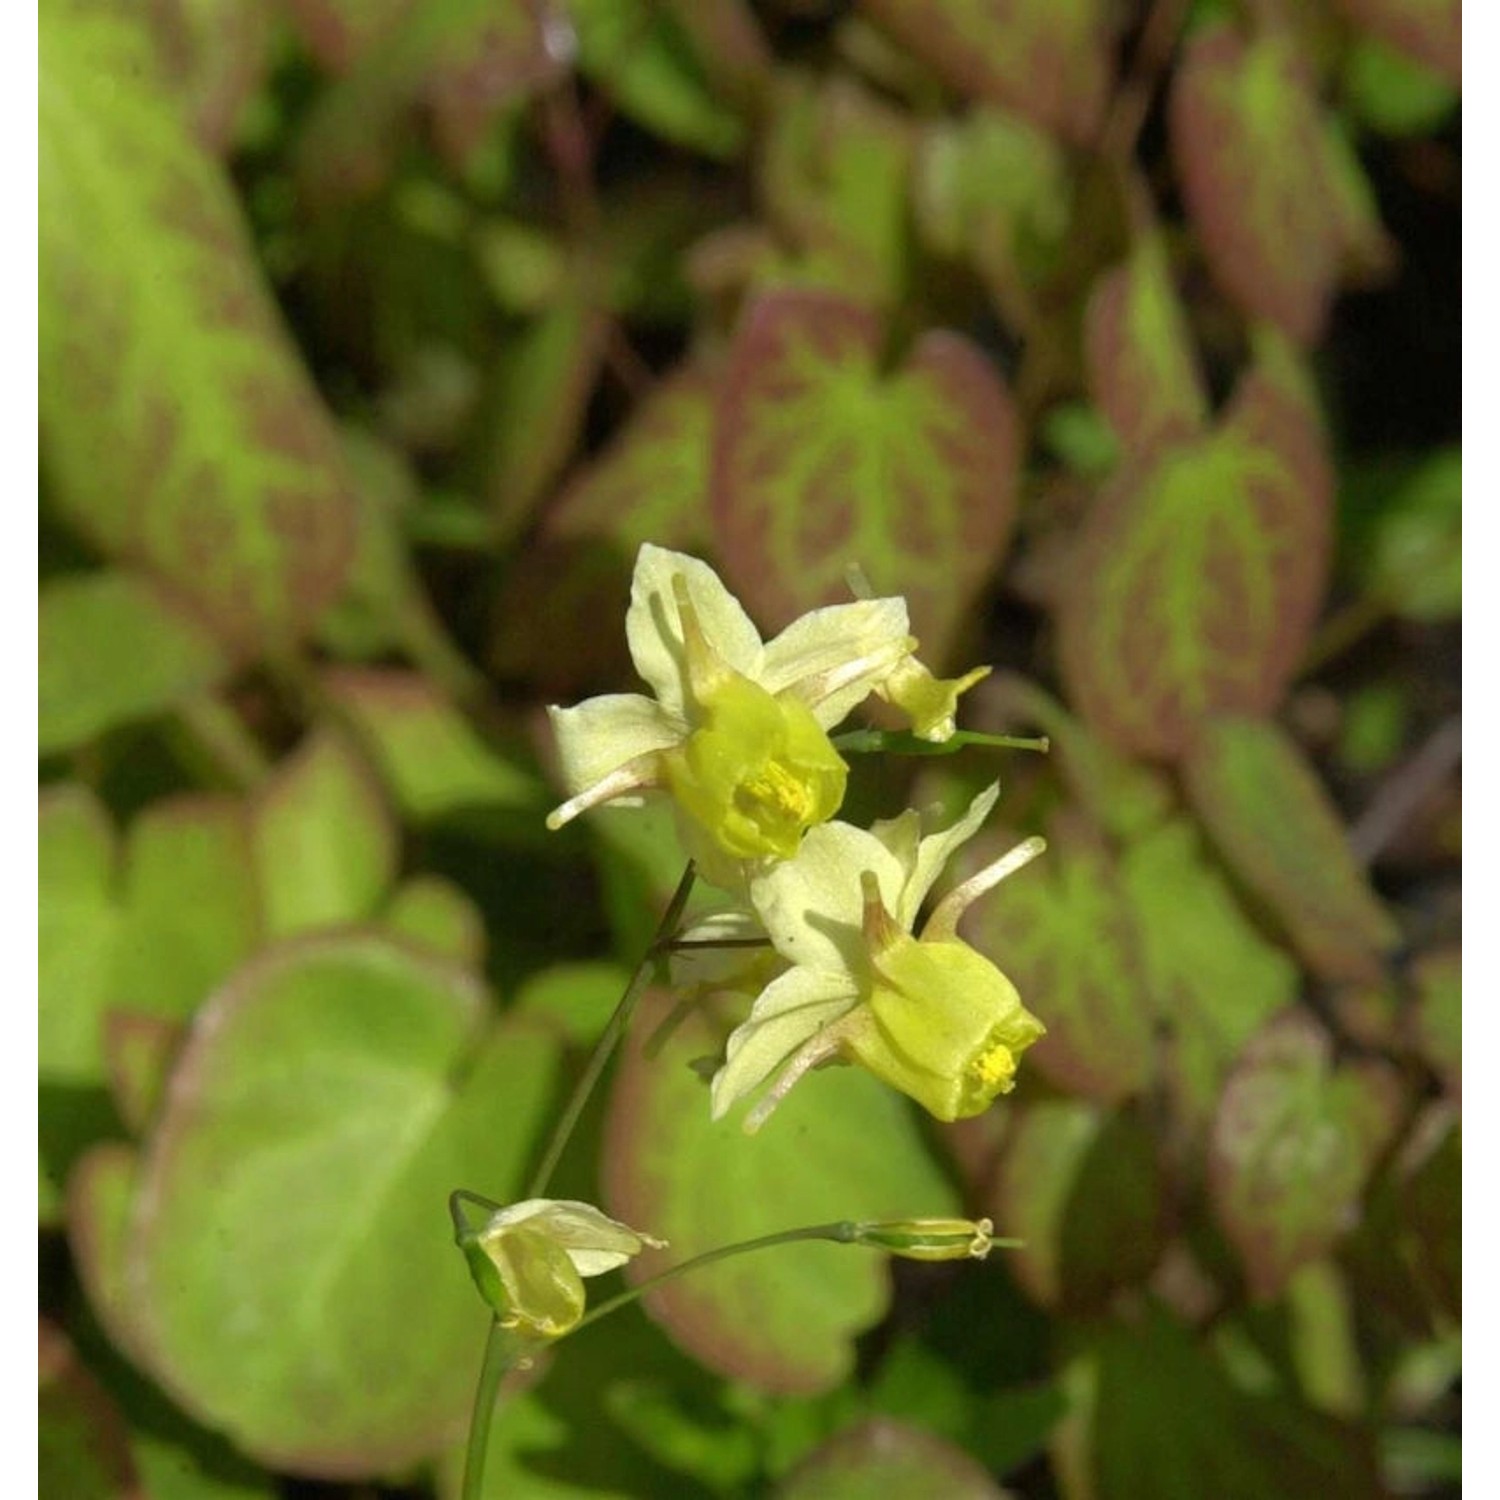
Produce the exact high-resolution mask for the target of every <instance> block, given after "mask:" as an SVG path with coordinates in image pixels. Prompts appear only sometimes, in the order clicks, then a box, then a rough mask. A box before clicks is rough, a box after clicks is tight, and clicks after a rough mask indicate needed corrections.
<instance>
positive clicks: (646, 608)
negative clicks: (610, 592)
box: [625, 542, 761, 717]
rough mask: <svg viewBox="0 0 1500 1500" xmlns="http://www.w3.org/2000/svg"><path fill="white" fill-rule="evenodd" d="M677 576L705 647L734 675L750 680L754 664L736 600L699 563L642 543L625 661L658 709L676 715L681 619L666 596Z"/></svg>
mask: <svg viewBox="0 0 1500 1500" xmlns="http://www.w3.org/2000/svg"><path fill="white" fill-rule="evenodd" d="M679 575H680V576H681V577H682V579H683V580H684V582H685V583H686V584H687V591H688V597H689V598H690V599H691V600H692V601H693V608H694V609H695V610H696V611H697V614H698V622H699V624H700V625H701V626H702V627H703V634H704V635H705V636H706V637H707V639H708V643H709V645H710V646H712V647H713V648H714V650H715V651H716V652H718V654H719V655H720V656H721V657H722V658H723V659H724V660H725V661H726V662H727V663H728V664H729V665H730V666H731V667H733V668H734V670H735V671H736V672H739V673H741V674H742V675H744V676H746V677H753V676H754V673H755V669H756V666H757V664H758V662H759V660H760V653H761V643H760V632H759V631H758V630H757V629H756V628H755V626H754V624H753V623H752V622H751V619H750V616H749V615H747V614H746V613H745V611H744V609H743V608H741V606H740V602H739V600H738V599H736V598H735V597H734V595H733V594H731V593H730V592H729V590H728V589H726V588H725V587H724V585H723V584H722V583H721V582H720V581H719V575H718V574H717V573H715V572H714V570H713V569H712V568H711V567H709V566H708V564H707V563H705V562H700V561H699V560H698V559H697V558H696V557H689V556H688V555H687V554H686V553H685V552H671V551H668V550H667V548H665V547H654V546H652V545H651V543H650V542H646V543H644V544H643V545H642V547H641V550H640V552H639V553H638V554H637V555H636V560H635V576H634V577H633V578H632V579H631V582H630V608H629V610H628V611H627V612H626V615H625V636H626V639H627V640H628V641H629V642H630V657H631V660H632V661H633V662H634V663H635V669H636V671H637V672H639V673H640V674H641V679H642V680H643V681H644V682H646V683H647V684H648V685H649V686H650V688H651V691H652V692H653V693H655V694H656V696H657V699H658V700H659V702H660V703H661V705H662V707H663V708H665V709H666V710H667V712H668V713H670V714H675V715H677V716H678V717H681V716H682V715H683V714H684V712H685V710H686V696H687V695H686V688H685V673H686V668H685V664H684V659H683V646H682V621H681V619H680V618H679V617H678V613H677V600H676V597H675V596H674V594H673V592H672V579H673V578H674V577H676V576H679Z"/></svg>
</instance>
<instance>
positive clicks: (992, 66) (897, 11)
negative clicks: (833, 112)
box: [864, 0, 1110, 144]
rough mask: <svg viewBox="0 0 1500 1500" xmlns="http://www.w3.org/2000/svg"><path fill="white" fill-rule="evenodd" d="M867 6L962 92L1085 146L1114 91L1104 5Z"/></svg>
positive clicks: (993, 0) (1002, 1) (971, 0)
mask: <svg viewBox="0 0 1500 1500" xmlns="http://www.w3.org/2000/svg"><path fill="white" fill-rule="evenodd" d="M864 9H865V10H867V11H868V12H869V13H870V14H871V15H872V16H874V17H875V19H876V20H878V21H879V22H880V23H881V24H882V25H883V26H884V27H886V29H887V30H889V31H890V33H891V35H892V36H893V37H895V39H896V40H897V41H898V42H899V43H901V45H902V46H904V47H909V48H910V49H911V51H912V52H913V53H914V54H915V55H916V56H917V57H919V58H921V59H922V60H923V61H924V62H926V63H928V64H930V65H931V66H932V67H933V68H935V69H936V70H937V72H939V73H940V74H942V76H943V77H944V78H945V79H946V80H947V81H948V82H949V83H951V84H952V85H953V86H954V87H955V88H959V89H962V90H963V91H964V92H965V93H967V94H971V95H973V96H974V97H975V98H977V99H988V100H991V101H992V102H994V103H996V104H1001V105H1004V106H1006V107H1007V108H1010V109H1014V110H1017V111H1018V112H1019V113H1021V114H1023V115H1025V116H1026V117H1027V118H1028V119H1031V120H1034V121H1035V122H1036V123H1037V124H1038V125H1040V126H1042V128H1043V129H1045V130H1049V131H1052V132H1053V133H1055V134H1057V135H1060V136H1063V137H1064V138H1066V139H1067V140H1070V141H1073V142H1076V143H1078V144H1086V143H1088V142H1089V141H1091V140H1092V139H1093V136H1094V132H1095V130H1096V129H1097V127H1098V123H1099V118H1100V115H1101V112H1102V110H1103V107H1104V102H1105V97H1106V93H1107V91H1108V88H1109V77H1110V57H1109V42H1110V36H1109V25H1108V19H1107V7H1106V6H1105V5H1103V4H1102V3H1101V0H864Z"/></svg>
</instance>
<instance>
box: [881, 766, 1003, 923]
mask: <svg viewBox="0 0 1500 1500" xmlns="http://www.w3.org/2000/svg"><path fill="white" fill-rule="evenodd" d="M999 800H1000V783H999V782H998V781H997V782H996V783H995V784H994V785H993V786H989V787H986V788H985V789H984V791H982V792H980V794H979V795H978V796H977V797H976V798H975V799H974V800H973V801H972V802H971V803H970V804H969V810H968V811H967V812H966V813H965V814H964V815H963V817H961V818H960V819H959V820H958V822H956V823H955V824H954V825H953V826H952V827H951V828H945V829H943V830H942V832H940V833H932V834H929V835H928V836H927V837H926V838H925V839H923V840H922V841H921V843H920V844H918V845H917V861H916V868H915V869H914V870H913V871H912V873H911V878H910V879H909V880H908V881H907V882H906V888H905V889H904V890H903V891H902V892H901V898H900V903H899V905H898V906H894V907H892V908H891V910H892V912H893V914H894V915H895V918H896V920H897V921H898V922H900V923H901V924H902V926H904V927H905V928H906V930H907V931H908V932H910V931H911V929H912V926H913V924H914V923H915V922H916V920H917V911H918V909H919V908H920V907H921V905H922V903H923V901H925V900H926V899H927V893H928V892H929V891H930V890H931V889H932V887H933V884H934V883H935V882H936V880H937V878H938V876H939V875H941V874H942V873H943V866H944V865H946V864H947V863H948V861H949V860H950V859H951V858H952V857H953V856H954V854H956V853H957V852H958V850H959V849H960V848H961V847H962V846H963V845H964V844H967V843H968V842H969V840H970V839H971V838H973V837H974V835H975V834H976V833H978V832H979V830H980V828H981V826H982V825H983V823H984V820H985V819H986V818H987V817H989V815H990V813H991V812H992V811H993V809H994V806H995V803H996V802H998V801H999Z"/></svg>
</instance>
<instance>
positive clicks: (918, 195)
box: [912, 107, 1074, 323]
mask: <svg viewBox="0 0 1500 1500" xmlns="http://www.w3.org/2000/svg"><path fill="white" fill-rule="evenodd" d="M912 197H913V208H914V210H915V214H916V227H917V232H918V233H919V234H920V235H921V236H922V238H923V239H924V240H925V241H926V243H927V244H928V245H929V246H930V247H931V248H932V250H933V251H934V252H936V253H937V254H938V255H942V256H945V257H947V258H949V259H962V260H965V261H967V262H968V263H969V264H970V265H972V266H973V267H974V269H975V270H976V271H977V272H978V273H979V275H980V277H981V278H982V279H983V281H984V284H985V286H986V287H987V288H988V289H989V292H990V294H991V295H992V296H993V297H994V298H995V300H996V302H997V303H998V304H999V306H1000V308H1001V310H1002V312H1003V313H1005V314H1006V316H1007V317H1009V318H1011V319H1013V320H1014V321H1016V322H1018V323H1024V321H1025V319H1026V316H1027V314H1028V313H1029V312H1030V310H1031V295H1032V289H1033V288H1034V287H1035V286H1036V285H1038V284H1039V283H1041V282H1042V281H1044V280H1045V279H1046V276H1047V274H1048V273H1049V272H1050V271H1051V270H1052V268H1053V266H1054V265H1055V263H1056V261H1057V258H1058V256H1059V253H1060V252H1061V250H1062V246H1063V241H1064V239H1065V238H1066V235H1067V232H1068V225H1069V223H1070V221H1071V219H1072V212H1073V197H1074V191H1073V180H1072V176H1071V174H1070V172H1069V170H1068V159H1067V156H1066V155H1065V153H1064V152H1063V150H1062V148H1061V147H1060V146H1059V145H1058V143H1057V142H1056V141H1055V140H1053V139H1052V137H1051V136H1049V135H1047V134H1046V133H1045V132H1044V131H1041V130H1039V129H1037V128H1036V127H1035V126H1034V125H1031V124H1030V123H1028V122H1027V121H1026V120H1024V119H1022V118H1020V117H1019V116H1016V115H1012V114H1009V113H1008V112H1006V111H1005V110H1001V109H994V108H987V107H980V108H977V109H974V110H971V111H970V112H969V113H968V114H967V115H966V116H965V117H964V118H963V119H962V120H942V121H937V122H934V123H932V124H930V125H929V126H928V127H927V130H926V133H925V136H924V138H923V141H922V146H921V152H920V155H919V157H918V160H917V173H916V179H915V181H914V182H913V184H912Z"/></svg>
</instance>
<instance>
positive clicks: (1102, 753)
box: [982, 672, 1174, 838]
mask: <svg viewBox="0 0 1500 1500" xmlns="http://www.w3.org/2000/svg"><path fill="white" fill-rule="evenodd" d="M982 691H983V692H984V693H985V699H986V703H987V704H994V705H996V706H997V707H998V709H999V712H1000V714H1001V716H1002V723H1004V724H1005V726H1006V727H1007V728H1008V729H1012V730H1015V729H1018V728H1020V727H1025V728H1027V729H1033V728H1035V729H1040V730H1043V731H1044V732H1045V733H1046V735H1047V738H1048V740H1049V741H1050V749H1049V752H1048V753H1049V756H1050V758H1051V761H1052V763H1053V764H1055V765H1056V766H1057V767H1058V769H1059V770H1060V771H1061V772H1062V775H1063V779H1064V780H1065V781H1066V782H1067V785H1068V790H1069V791H1070V792H1071V793H1072V795H1073V798H1074V800H1075V801H1077V802H1078V804H1079V805H1080V806H1081V807H1082V808H1083V809H1084V811H1086V812H1087V813H1088V815H1089V816H1090V817H1091V818H1092V819H1093V820H1094V822H1095V823H1097V824H1098V825H1099V827H1100V828H1102V829H1103V830H1104V831H1105V832H1106V833H1108V834H1110V835H1112V836H1113V837H1116V838H1129V837H1131V836H1132V835H1134V834H1137V833H1144V832H1145V831H1146V830H1147V829H1148V828H1150V827H1151V826H1152V825H1153V824H1156V823H1159V822H1161V820H1162V819H1163V818H1164V817H1165V816H1166V815H1167V814H1168V813H1169V812H1171V811H1172V807H1173V802H1174V798H1173V795H1172V788H1171V786H1170V785H1169V784H1168V782H1167V779H1166V778H1165V777H1164V776H1163V775H1162V774H1161V773H1160V772H1159V771H1157V770H1155V769H1154V768H1152V767H1151V766H1147V765H1143V764H1141V763H1140V762H1139V761H1134V760H1131V759H1130V758H1129V757H1128V756H1125V755H1121V754H1120V753H1119V751H1117V750H1114V749H1112V748H1111V747H1110V746H1109V745H1108V744H1106V743H1105V742H1104V741H1103V740H1101V739H1099V738H1098V737H1097V736H1096V735H1093V734H1090V733H1089V731H1088V730H1087V729H1086V728H1084V726H1083V725H1082V724H1081V723H1080V722H1079V721H1078V720H1077V719H1075V718H1074V717H1073V715H1072V714H1070V713H1068V711H1067V710H1066V709H1065V708H1063V706H1062V705H1061V704H1060V703H1059V702H1058V701H1057V700H1056V699H1055V698H1054V697H1052V695H1051V694H1050V693H1046V692H1043V691H1042V689H1041V688H1039V687H1038V686H1037V685H1036V683H1034V682H1031V681H1030V680H1029V679H1027V678H1025V677H1021V676H1019V675H1018V674H1016V673H1011V672H1001V673H998V674H997V675H996V676H995V677H993V678H991V679H990V681H989V682H987V683H986V684H985V685H984V688H983V689H982Z"/></svg>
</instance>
